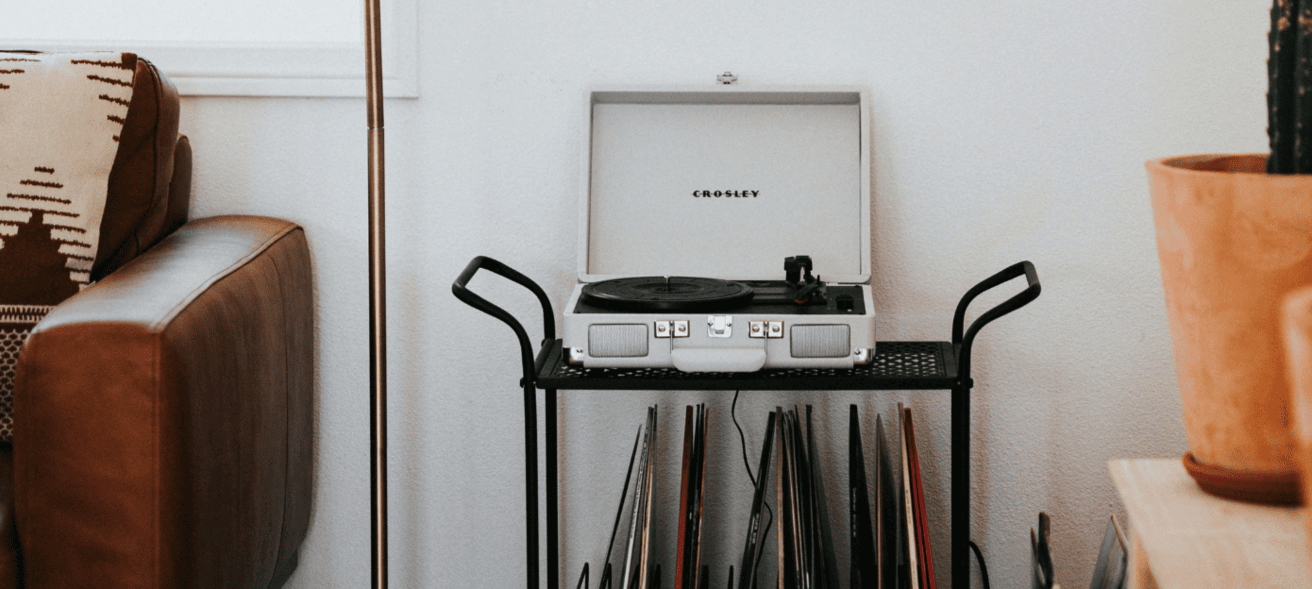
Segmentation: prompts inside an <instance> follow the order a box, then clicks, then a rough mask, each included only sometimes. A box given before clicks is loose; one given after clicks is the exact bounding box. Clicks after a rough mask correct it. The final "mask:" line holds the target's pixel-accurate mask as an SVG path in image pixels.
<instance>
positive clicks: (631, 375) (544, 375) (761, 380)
mask: <svg viewBox="0 0 1312 589" xmlns="http://www.w3.org/2000/svg"><path fill="white" fill-rule="evenodd" d="M538 366H539V367H540V368H539V369H538V375H537V386H538V388H543V389H574V390H631V391H650V390H749V391H752V390H755V391H793V390H830V391H835V390H838V391H842V390H926V389H950V388H952V387H954V386H956V385H957V384H958V382H957V359H956V354H955V353H954V351H953V347H952V344H951V343H949V342H879V343H877V344H875V357H874V359H873V360H872V361H871V363H870V364H869V365H868V366H858V367H856V368H852V369H841V370H840V369H829V368H790V369H776V370H760V371H757V372H682V371H679V370H677V369H674V368H582V367H578V366H573V365H570V364H569V363H568V362H566V361H565V360H564V356H563V355H562V354H561V342H560V340H555V341H553V342H551V344H550V345H548V346H546V347H544V348H543V350H542V355H541V356H540V357H539V358H538Z"/></svg>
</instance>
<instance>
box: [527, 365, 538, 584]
mask: <svg viewBox="0 0 1312 589" xmlns="http://www.w3.org/2000/svg"><path fill="white" fill-rule="evenodd" d="M537 392H538V391H537V388H536V387H534V386H533V385H532V384H527V385H525V386H524V498H525V505H524V507H525V514H524V519H525V521H527V522H528V530H527V532H528V538H527V540H528V546H527V548H526V549H527V552H526V556H527V557H528V558H527V561H528V562H527V568H528V571H527V572H528V589H539V588H540V585H538V395H537Z"/></svg>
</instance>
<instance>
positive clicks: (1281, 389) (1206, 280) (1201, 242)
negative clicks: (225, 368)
mask: <svg viewBox="0 0 1312 589" xmlns="http://www.w3.org/2000/svg"><path fill="white" fill-rule="evenodd" d="M1265 161H1266V156H1265V155H1260V154H1254V155H1199V156H1189V157H1179V158H1169V159H1163V160H1156V161H1151V162H1148V164H1147V168H1148V177H1149V181H1150V184H1151V188H1152V199H1153V220H1154V223H1155V225H1156V229H1157V254H1158V259H1159V260H1160V261H1161V266H1162V284H1163V287H1164V289H1165V293H1166V309H1167V315H1168V316H1169V318H1170V324H1171V341H1172V343H1173V345H1174V348H1175V365H1176V373H1177V376H1178V379H1179V385H1180V397H1181V401H1182V403H1183V406H1184V423H1185V431H1186V434H1187V435H1188V438H1189V448H1190V453H1189V454H1186V456H1185V464H1186V466H1187V467H1189V470H1190V473H1191V474H1193V475H1194V478H1195V480H1196V481H1198V483H1199V485H1200V486H1202V487H1203V488H1204V489H1205V490H1207V491H1210V492H1213V493H1216V494H1220V495H1225V496H1229V497H1233V498H1239V499H1244V500H1252V501H1262V502H1296V501H1297V498H1298V494H1297V493H1298V491H1297V489H1298V486H1297V477H1296V474H1295V473H1296V471H1297V465H1296V463H1295V461H1294V452H1293V438H1292V434H1291V431H1290V425H1289V424H1290V419H1289V394H1288V390H1289V389H1288V387H1287V385H1286V382H1285V369H1284V361H1283V351H1282V346H1281V342H1280V336H1279V325H1280V317H1279V315H1280V302H1281V300H1282V297H1283V295H1284V294H1286V293H1288V292H1290V291H1291V290H1293V289H1295V288H1297V287H1299V286H1302V285H1305V284H1309V283H1312V176H1282V175H1268V174H1266V173H1265V171H1264V168H1265Z"/></svg>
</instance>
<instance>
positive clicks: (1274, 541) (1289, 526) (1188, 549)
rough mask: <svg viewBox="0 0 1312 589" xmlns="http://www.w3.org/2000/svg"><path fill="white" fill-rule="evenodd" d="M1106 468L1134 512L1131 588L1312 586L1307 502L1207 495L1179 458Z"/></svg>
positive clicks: (1130, 512) (1122, 462) (1293, 588)
mask: <svg viewBox="0 0 1312 589" xmlns="http://www.w3.org/2000/svg"><path fill="white" fill-rule="evenodd" d="M1107 467H1108V470H1110V471H1111V476H1112V481H1113V482H1114V483H1115V485H1116V490H1117V492H1118V493H1120V496H1121V502H1122V503H1124V504H1125V510H1126V512H1127V514H1128V515H1129V518H1130V522H1129V527H1130V536H1131V538H1130V544H1131V546H1130V547H1129V551H1130V563H1129V570H1130V572H1129V579H1128V582H1127V583H1126V586H1127V587H1130V588H1133V589H1146V588H1152V587H1160V588H1162V589H1175V588H1186V587H1187V588H1190V589H1203V588H1208V587H1216V588H1218V589H1220V588H1224V589H1232V588H1235V587H1244V588H1246V589H1256V588H1263V587H1271V588H1277V587H1278V588H1281V589H1297V588H1309V589H1312V560H1310V559H1309V552H1308V528H1307V525H1306V523H1305V519H1304V509H1303V508H1295V507H1273V506H1267V505H1255V504H1249V503H1242V502H1239V501H1232V500H1229V499H1222V498H1220V497H1216V496H1213V495H1209V494H1207V493H1204V492H1203V490H1202V489H1199V488H1198V485H1196V484H1194V481H1193V479H1192V478H1190V477H1189V474H1188V473H1187V472H1185V470H1184V465H1183V464H1182V463H1181V462H1180V459H1178V458H1173V459H1136V460H1112V461H1110V462H1108V463H1107Z"/></svg>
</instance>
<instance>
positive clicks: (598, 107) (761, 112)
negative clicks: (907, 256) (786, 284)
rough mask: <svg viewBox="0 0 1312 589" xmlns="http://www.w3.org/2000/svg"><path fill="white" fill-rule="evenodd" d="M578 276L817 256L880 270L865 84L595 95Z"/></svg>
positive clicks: (750, 270) (740, 271)
mask: <svg viewBox="0 0 1312 589" xmlns="http://www.w3.org/2000/svg"><path fill="white" fill-rule="evenodd" d="M589 107H590V117H591V125H590V136H589V142H588V143H589V145H588V147H589V151H588V164H589V167H588V169H587V170H586V175H587V177H588V179H589V183H588V190H587V192H586V194H585V195H584V198H583V203H582V207H581V215H582V218H581V222H580V227H581V235H580V253H579V254H580V255H579V277H580V279H582V280H584V281H595V280H601V279H607V278H614V277H621V276H663V275H678V276H708V277H715V278H727V279H736V280H751V279H778V278H782V277H783V261H784V258H785V257H788V256H795V255H799V254H801V255H809V256H811V258H812V260H814V263H815V272H816V273H817V274H818V275H820V277H821V278H823V279H825V280H826V281H831V282H849V283H860V282H869V279H870V259H871V251H870V222H871V218H870V149H869V145H870V140H869V123H868V119H867V108H866V94H865V92H864V91H862V90H860V89H856V88H836V89H835V88H825V89H777V88H776V89H768V88H767V89H756V88H745V87H740V86H708V87H705V88H681V89H666V90H632V89H628V90H598V91H594V92H593V93H592V99H591V103H590V105H589Z"/></svg>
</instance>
